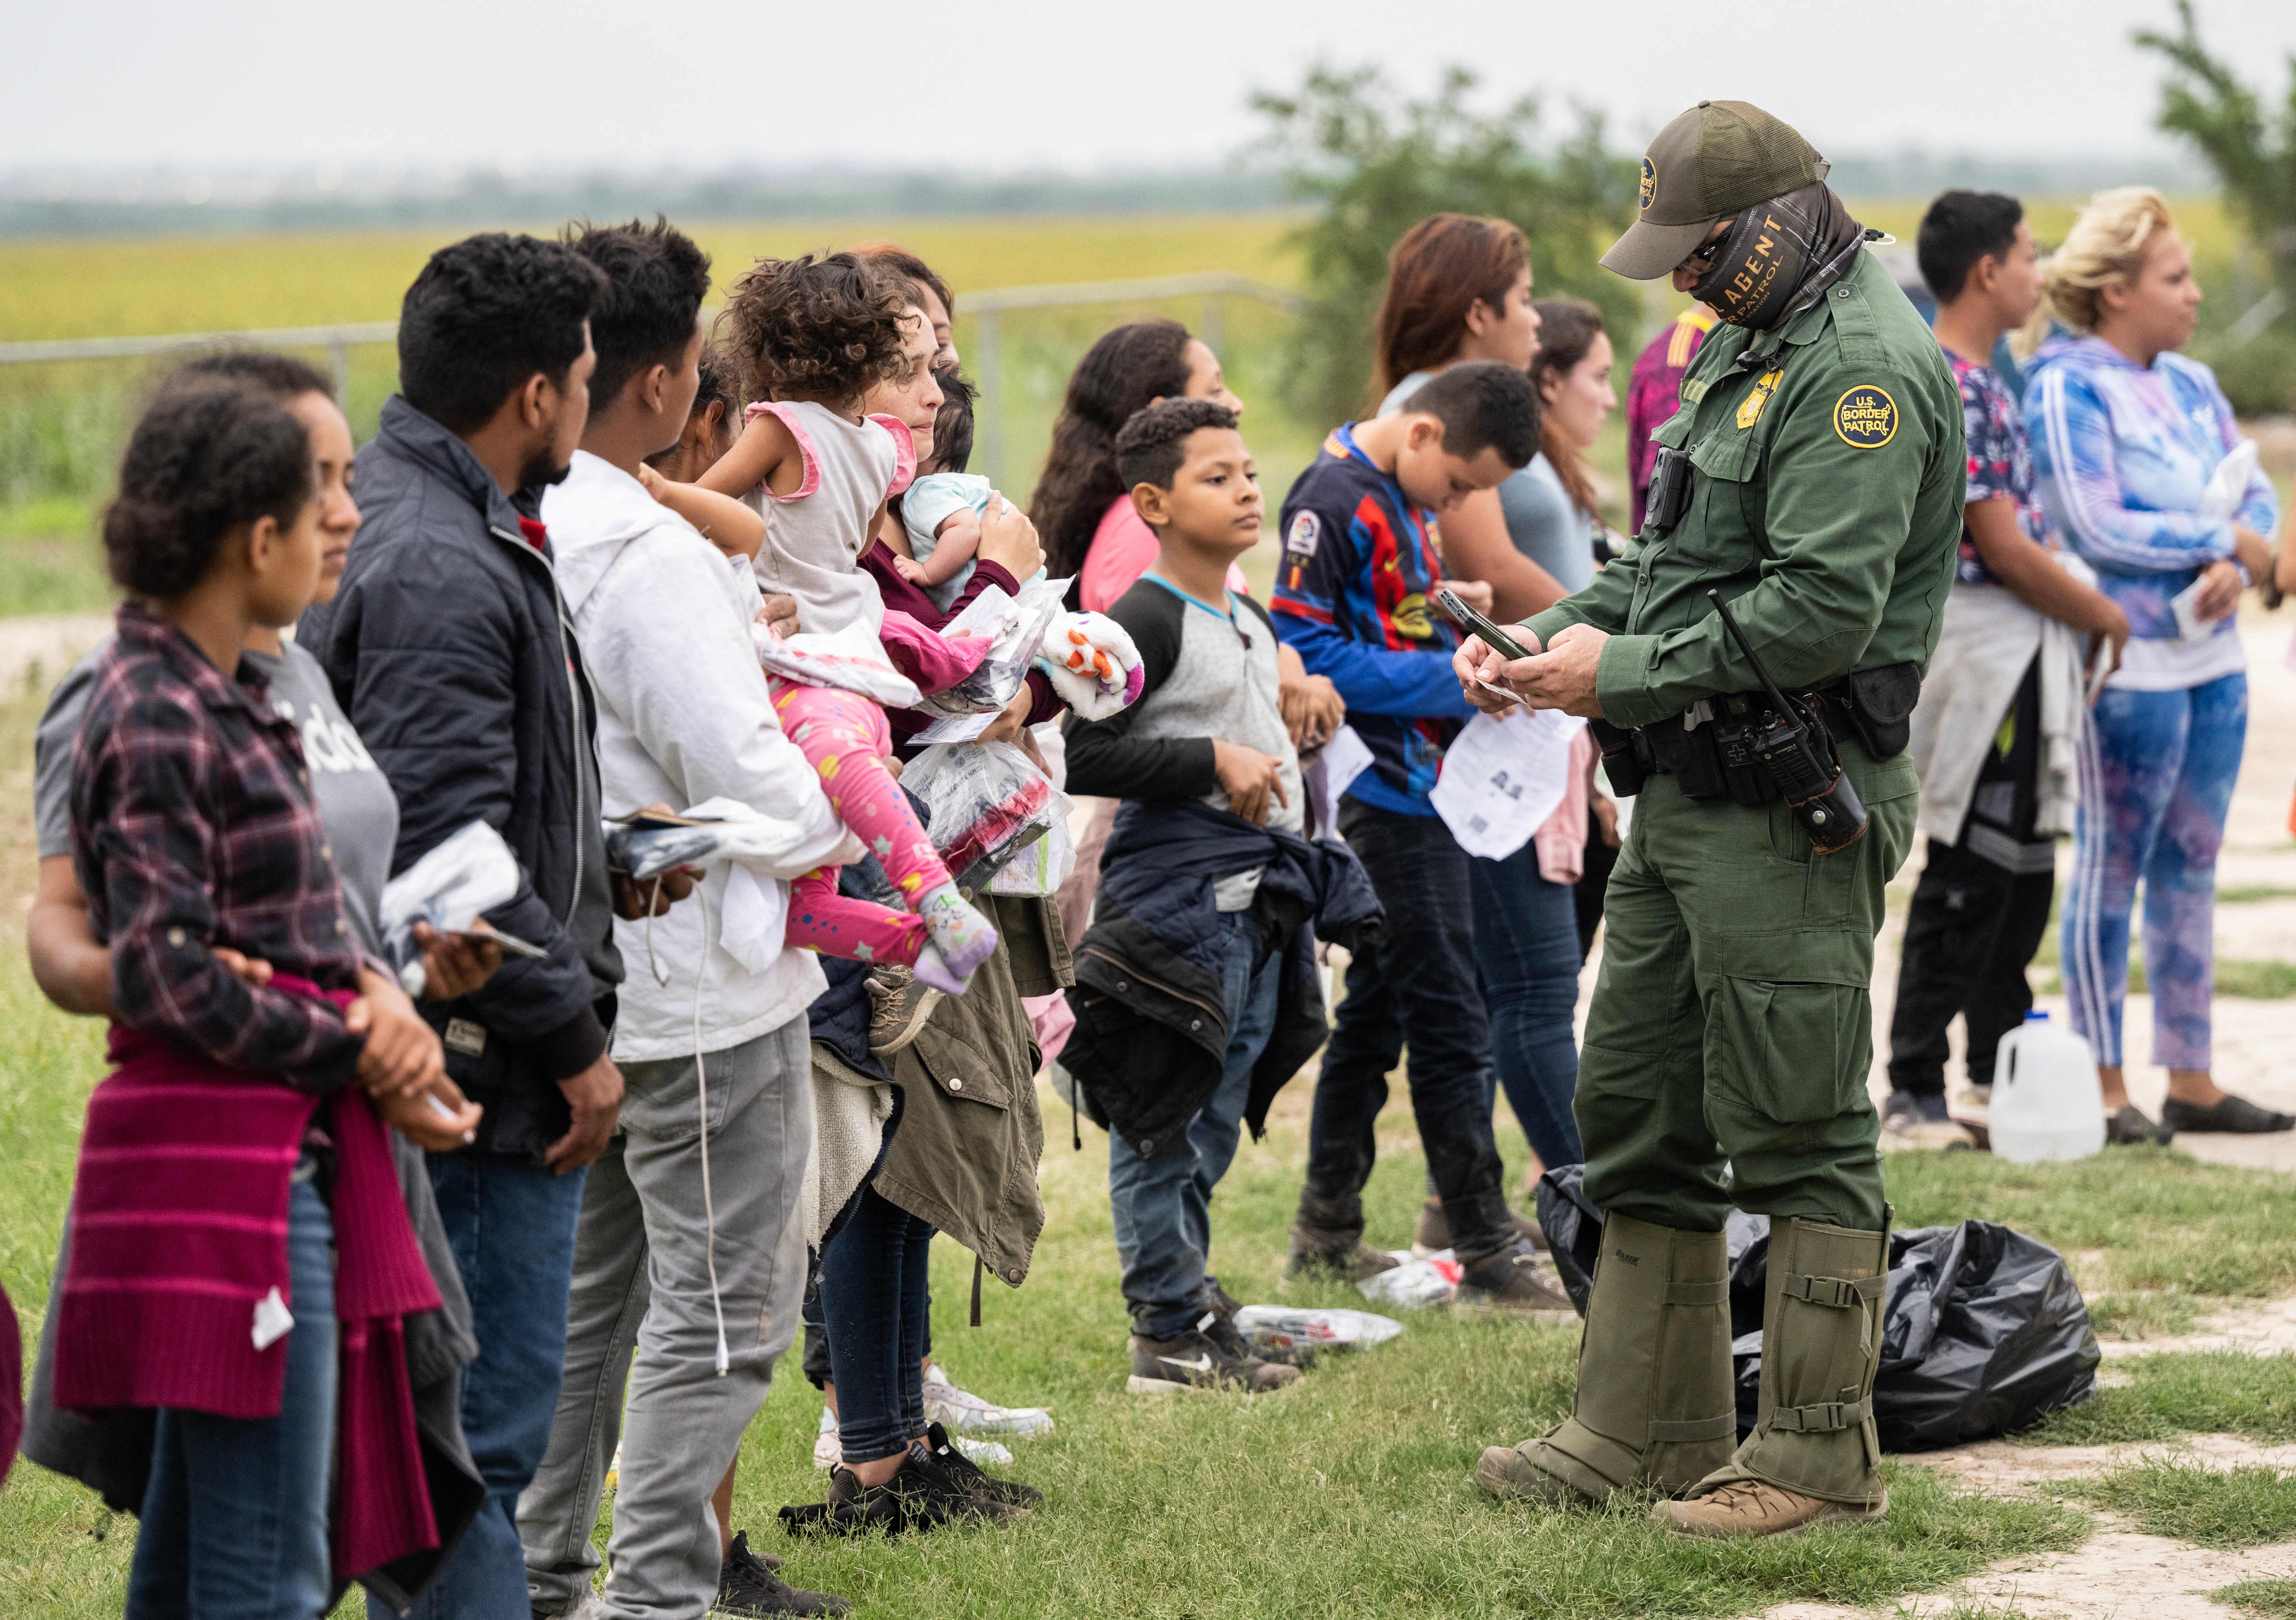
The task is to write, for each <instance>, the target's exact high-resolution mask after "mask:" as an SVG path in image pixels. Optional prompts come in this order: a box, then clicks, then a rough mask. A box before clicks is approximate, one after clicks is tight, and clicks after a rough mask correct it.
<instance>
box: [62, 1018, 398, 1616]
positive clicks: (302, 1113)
mask: <svg viewBox="0 0 2296 1620" xmlns="http://www.w3.org/2000/svg"><path fill="white" fill-rule="evenodd" d="M271 983H272V987H273V988H275V989H287V990H292V991H295V992H297V993H299V994H319V992H318V990H317V987H316V986H312V985H309V984H307V983H305V982H303V981H301V980H298V979H294V978H291V977H289V976H286V975H279V976H277V977H275V978H273V979H272V981H271ZM327 999H329V1000H331V1001H333V1002H336V1003H337V1004H338V1005H341V1004H343V1003H345V1002H348V1001H349V1000H350V998H349V997H348V995H346V994H342V993H340V992H334V993H330V994H328V997H327ZM111 1061H112V1063H113V1065H114V1068H113V1070H112V1072H111V1075H110V1076H107V1077H106V1078H105V1079H104V1080H103V1082H102V1084H99V1085H98V1086H97V1087H96V1088H95V1092H94V1095H92V1096H91V1097H90V1098H89V1099H88V1110H87V1129H86V1134H85V1135H84V1136H83V1137H82V1139H81V1141H80V1156H79V1170H78V1176H77V1178H76V1179H75V1181H74V1182H73V1187H72V1242H71V1250H70V1258H69V1261H68V1263H67V1264H66V1267H65V1272H64V1278H63V1287H62V1290H61V1296H60V1298H59V1304H58V1310H59V1315H58V1317H57V1322H56V1360H55V1401H56V1404H57V1405H58V1406H59V1407H61V1408H63V1409H65V1410H66V1411H86V1412H93V1411H104V1410H107V1409H110V1408H114V1407H122V1406H143V1407H155V1406H176V1407H184V1408H187V1409H189V1410H192V1411H205V1412H213V1413H216V1414H217V1415H219V1416H222V1417H226V1418H270V1417H276V1416H277V1415H278V1412H279V1403H280V1394H281V1389H282V1386H283V1382H284V1379H285V1376H286V1365H287V1342H286V1334H285V1332H284V1331H283V1330H282V1329H281V1328H280V1326H279V1323H280V1321H282V1320H283V1319H282V1318H281V1317H280V1315H279V1307H283V1308H284V1309H285V1310H286V1311H287V1312H290V1313H291V1312H292V1311H293V1310H294V1308H295V1301H294V1297H293V1291H294V1290H293V1284H292V1282H291V1278H290V1275H289V1272H288V1262H287V1206H288V1199H289V1196H290V1193H291V1178H292V1176H293V1174H294V1170H295V1165H296V1161H297V1160H298V1158H300V1156H301V1153H302V1148H303V1141H304V1138H305V1135H306V1133H307V1131H308V1129H309V1127H310V1126H311V1125H312V1124H313V1123H314V1121H315V1118H316V1121H317V1123H319V1124H321V1125H323V1126H324V1129H325V1131H326V1133H327V1135H328V1136H329V1137H330V1138H331V1139H332V1141H333V1144H334V1153H335V1174H334V1181H333V1189H332V1190H333V1198H332V1214H333V1217H334V1230H335V1249H336V1272H335V1317H336V1320H337V1323H338V1332H337V1344H338V1355H339V1359H340V1384H339V1389H338V1395H337V1407H336V1454H337V1456H338V1458H339V1459H340V1481H339V1487H338V1495H337V1503H336V1511H335V1514H334V1538H333V1539H334V1554H335V1573H336V1574H337V1575H338V1576H340V1577H341V1578H343V1579H346V1580H348V1579H351V1578H354V1577H356V1576H357V1575H362V1574H364V1573H365V1572H366V1571H367V1570H370V1569H373V1568H374V1567H376V1566H378V1565H380V1564H383V1563H388V1562H389V1561H390V1560H391V1559H395V1558H398V1557H400V1556H403V1555H404V1554H406V1553H408V1552H413V1551H416V1550H422V1549H425V1548H431V1547H436V1546H437V1545H438V1544H439V1531H438V1524H437V1520H436V1518H435V1517H434V1515H433V1514H432V1511H431V1507H430V1489H429V1485H428V1483H427V1481H426V1479H425V1477H424V1474H423V1469H422V1452H421V1447H420V1444H419V1441H418V1438H417V1436H416V1431H415V1425H414V1391H413V1387H412V1386H411V1385H410V1383H409V1381H408V1379H407V1372H406V1336H405V1319H406V1317H407V1316H410V1315H413V1314H415V1313H419V1312H422V1311H435V1310H438V1309H439V1308H440V1301H439V1290H438V1288H437V1286H436V1285H435V1284H434V1283H433V1282H432V1281H431V1280H430V1272H429V1270H428V1268H427V1267H426V1266H425V1265H424V1264H423V1260H422V1248H421V1247H420V1245H419V1244H418V1243H417V1242H416V1241H415V1237H414V1223H412V1222H411V1221H410V1220H409V1219H408V1217H407V1214H406V1202H405V1200H404V1199H403V1198H402V1197H401V1195H400V1192H399V1187H398V1174H397V1172H396V1170H395V1169H394V1167H393V1166H392V1163H391V1156H390V1142H389V1133H388V1128H387V1127H386V1126H385V1125H383V1123H382V1121H381V1119H380V1118H379V1117H376V1114H375V1112H374V1109H373V1104H371V1103H370V1102H369V1101H368V1100H367V1099H366V1097H365V1095H364V1094H363V1093H362V1092H359V1091H358V1090H357V1088H356V1087H355V1086H343V1087H340V1088H339V1089H338V1090H337V1091H336V1092H334V1094H333V1095H332V1096H331V1097H329V1098H327V1099H326V1100H324V1102H323V1101H322V1100H320V1099H318V1098H316V1097H314V1096H312V1095H310V1094H309V1093H308V1092H299V1091H296V1090H295V1089H294V1088H292V1087H291V1086H289V1085H286V1084H283V1083H280V1082H277V1081H274V1080H269V1079H266V1078H264V1077H261V1076H252V1075H245V1074H240V1073H237V1072H235V1071H234V1070H231V1069H226V1068H221V1067H219V1066H217V1065H216V1064H213V1063H210V1062H209V1061H207V1060H204V1059H201V1058H197V1057H194V1056H193V1055H192V1054H191V1053H189V1052H187V1051H184V1049H183V1048H182V1047H180V1046H177V1045H175V1044H173V1043H170V1042H167V1041H163V1040H159V1039H155V1038H154V1037H152V1036H150V1035H139V1034H137V1033H136V1032H135V1031H134V1030H131V1029H128V1028H126V1027H122V1026H119V1025H114V1026H113V1027H112V1030H111ZM274 1295H275V1296H276V1297H277V1305H276V1306H270V1305H266V1302H268V1301H270V1300H271V1299H272V1297H273V1296H274ZM258 1340H260V1341H261V1342H260V1343H259V1344H258Z"/></svg>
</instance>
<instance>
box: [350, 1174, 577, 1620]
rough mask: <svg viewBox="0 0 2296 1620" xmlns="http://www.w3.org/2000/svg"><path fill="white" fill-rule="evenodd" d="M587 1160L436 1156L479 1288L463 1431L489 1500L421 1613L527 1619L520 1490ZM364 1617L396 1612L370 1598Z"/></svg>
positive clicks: (535, 1463)
mask: <svg viewBox="0 0 2296 1620" xmlns="http://www.w3.org/2000/svg"><path fill="white" fill-rule="evenodd" d="M587 1178H588V1172H587V1171H585V1170H574V1171H570V1172H568V1173H567V1174H564V1175H556V1174H552V1172H551V1171H550V1169H549V1168H548V1167H547V1166H543V1165H537V1164H531V1163H529V1162H528V1161H527V1160H525V1159H518V1158H493V1157H489V1156H486V1155H481V1154H448V1155H436V1154H434V1155H433V1156H432V1157H431V1158H430V1186H431V1188H432V1190H434V1191H436V1192H437V1194H438V1195H439V1219H440V1220H441V1221H442V1222H443V1223H445V1225H446V1228H447V1243H448V1244H449V1245H450V1246H451V1247H452V1248H453V1249H454V1251H455V1269H456V1270H457V1271H459V1272H461V1273H462V1275H463V1289H464V1291H465V1292H467V1293H468V1294H469V1295H470V1297H471V1328H472V1330H473V1331H474V1332H475V1333H476V1335H477V1338H478V1341H479V1359H478V1360H477V1361H475V1362H471V1364H470V1365H469V1366H468V1367H466V1368H464V1369H463V1438H464V1439H465V1440H467V1441H468V1442H469V1443H470V1447H471V1460H472V1461H474V1462H476V1463H477V1464H478V1465H479V1477H480V1478H481V1479H484V1480H485V1481H486V1482H487V1500H486V1501H485V1503H484V1504H483V1505H482V1506H481V1507H480V1509H479V1514H478V1517H477V1518H474V1519H472V1520H471V1527H470V1528H469V1529H468V1530H466V1531H464V1532H463V1539H462V1541H461V1542H459V1543H458V1544H457V1545H456V1546H455V1552H454V1556H453V1557H451V1558H450V1559H447V1565H446V1567H445V1568H443V1569H441V1570H440V1571H439V1575H438V1578H437V1579H436V1580H434V1581H432V1582H431V1583H430V1586H429V1587H428V1588H427V1589H426V1590H425V1591H423V1593H422V1598H421V1599H420V1600H418V1601H417V1602H416V1604H415V1606H414V1614H415V1615H416V1616H421V1620H528V1616H529V1615H530V1614H531V1613H532V1610H531V1608H529V1604H528V1601H527V1591H526V1554H525V1552H524V1550H522V1549H521V1547H520V1545H519V1540H518V1495H519V1493H520V1492H521V1491H523V1490H525V1489H526V1487H527V1485H528V1484H529V1482H530V1481H531V1480H532V1479H533V1478H534V1471H535V1469H537V1468H538V1467H540V1466H541V1463H542V1454H543V1452H544V1450H545V1448H546V1447H547V1446H548V1445H549V1444H550V1424H551V1420H552V1418H553V1417H554V1416H555V1415H556V1413H557V1411H558V1382H559V1377H560V1373H561V1371H562V1368H563V1365H564V1363H565V1360H566V1296H567V1289H568V1285H569V1284H570V1282H571V1280H572V1279H573V1275H574V1227H575V1222H576V1218H577V1217H578V1215H580V1213H581V1209H582V1187H583V1183H584V1182H585V1181H586V1179H587ZM367 1616H368V1620H395V1616H393V1614H392V1611H391V1610H390V1609H389V1608H388V1607H387V1606H386V1605H384V1604H383V1603H381V1601H380V1600H377V1599H374V1598H373V1597H370V1598H369V1599H368V1600H367Z"/></svg>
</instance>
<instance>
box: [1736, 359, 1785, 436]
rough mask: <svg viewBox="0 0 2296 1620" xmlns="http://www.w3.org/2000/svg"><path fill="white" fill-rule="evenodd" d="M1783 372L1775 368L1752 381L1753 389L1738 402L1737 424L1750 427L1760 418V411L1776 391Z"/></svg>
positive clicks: (1741, 426)
mask: <svg viewBox="0 0 2296 1620" xmlns="http://www.w3.org/2000/svg"><path fill="white" fill-rule="evenodd" d="M1784 375H1785V372H1783V371H1780V370H1777V369H1776V368H1775V367H1774V368H1772V369H1771V370H1769V371H1767V372H1763V373H1762V374H1761V376H1760V377H1759V378H1757V379H1756V380H1755V382H1754V391H1753V392H1752V393H1751V394H1749V395H1747V396H1746V397H1745V398H1743V399H1742V400H1740V401H1739V402H1738V426H1739V427H1740V428H1742V429H1744V428H1751V427H1752V426H1753V425H1754V424H1755V423H1756V422H1758V421H1761V420H1762V411H1763V408H1764V407H1765V406H1767V405H1768V404H1769V403H1770V396H1771V395H1773V394H1775V393H1776V392H1777V391H1778V380H1779V379H1781V378H1783V377H1784Z"/></svg>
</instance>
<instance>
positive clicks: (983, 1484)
mask: <svg viewBox="0 0 2296 1620" xmlns="http://www.w3.org/2000/svg"><path fill="white" fill-rule="evenodd" d="M925 1444H927V1445H928V1446H930V1447H931V1448H932V1454H933V1460H935V1461H936V1462H938V1463H939V1464H940V1466H941V1467H942V1469H945V1470H946V1471H947V1474H948V1477H950V1478H952V1479H954V1480H955V1481H956V1482H957V1483H958V1484H959V1485H964V1486H965V1487H966V1488H968V1489H969V1490H971V1491H972V1493H973V1494H974V1495H975V1496H979V1497H984V1498H986V1499H987V1500H988V1501H997V1502H1003V1503H1004V1504H1005V1505H1006V1506H1007V1507H1013V1508H1019V1509H1021V1510H1024V1511H1025V1510H1028V1509H1030V1508H1040V1507H1042V1506H1044V1504H1045V1493H1043V1492H1042V1491H1039V1490H1038V1489H1037V1487H1036V1486H1034V1485H1022V1484H1021V1482H1020V1481H1019V1480H1017V1479H999V1478H997V1477H996V1475H994V1474H992V1473H990V1472H989V1471H988V1469H984V1468H982V1467H981V1466H980V1464H979V1463H977V1462H975V1461H973V1460H972V1458H970V1457H968V1456H966V1455H965V1454H964V1452H960V1451H958V1450H957V1449H956V1447H955V1446H954V1445H951V1444H949V1440H948V1430H947V1429H945V1428H942V1427H941V1426H940V1425H939V1424H938V1423H928V1424H926V1425H925Z"/></svg>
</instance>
